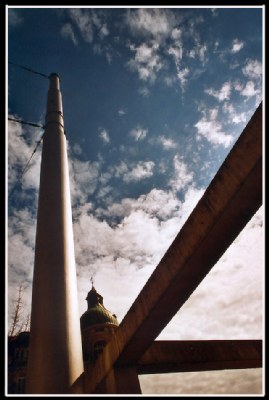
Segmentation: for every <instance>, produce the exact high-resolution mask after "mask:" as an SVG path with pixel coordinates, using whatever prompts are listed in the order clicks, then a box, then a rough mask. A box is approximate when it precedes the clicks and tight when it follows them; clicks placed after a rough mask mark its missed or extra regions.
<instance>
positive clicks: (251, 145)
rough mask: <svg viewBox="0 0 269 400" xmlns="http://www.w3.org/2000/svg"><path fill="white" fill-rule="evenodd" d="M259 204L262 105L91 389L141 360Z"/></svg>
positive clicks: (103, 359)
mask: <svg viewBox="0 0 269 400" xmlns="http://www.w3.org/2000/svg"><path fill="white" fill-rule="evenodd" d="M261 204H262V104H261V105H260V106H259V107H258V109H257V110H256V112H255V113H254V115H253V117H252V118H251V120H250V121H249V123H248V124H247V126H246V128H245V129H244V131H243V132H242V134H241V136H240V137H239V139H238V140H237V142H236V144H235V145H234V147H233V148H232V150H231V152H230V153H229V155H228V157H227V158H226V160H225V161H224V163H223V164H222V166H221V167H220V169H219V171H218V172H217V174H216V175H215V177H214V179H213V180H212V182H211V183H210V185H209V187H208V188H207V190H206V191H205V193H204V195H203V197H202V198H201V199H200V201H199V202H198V204H197V206H196V207H195V209H194V210H193V212H192V214H191V215H190V217H189V218H188V220H187V221H186V223H185V225H184V226H183V228H182V229H181V231H180V232H179V234H178V235H177V237H176V238H175V240H174V242H173V243H172V245H171V246H170V247H169V249H168V250H167V252H166V254H165V255H164V257H163V258H162V260H161V261H160V263H159V265H158V266H157V267H156V269H155V271H154V272H153V274H152V275H151V277H150V278H149V280H148V282H147V283H146V285H145V286H144V288H143V289H142V291H141V292H140V294H139V295H138V297H137V299H136V300H135V302H134V303H133V305H132V306H131V308H130V310H129V311H128V313H127V314H126V316H125V318H124V319H123V321H122V323H121V324H120V326H119V328H118V331H117V333H116V334H115V336H114V337H113V339H112V340H111V342H110V343H109V344H108V345H107V346H106V348H105V349H104V352H103V353H102V355H101V356H100V357H99V359H98V360H97V363H96V365H95V369H94V371H93V375H92V377H91V382H90V385H89V387H88V390H89V392H90V393H93V392H94V390H95V388H96V386H97V385H98V384H99V383H100V382H101V381H102V379H103V378H104V377H105V376H106V375H107V374H108V372H109V371H110V370H111V369H112V368H113V365H116V366H119V365H134V364H135V363H137V362H138V361H139V359H140V358H141V356H142V355H143V354H144V353H145V351H146V350H147V348H148V347H149V346H150V345H151V343H152V342H153V341H154V339H155V338H156V337H157V336H158V335H159V333H160V332H161V331H162V330H163V328H164V327H165V326H166V325H167V323H168V322H169V321H170V320H171V318H172V317H173V316H174V315H175V313H176V312H177V311H178V310H179V309H180V307H181V306H182V305H183V304H184V303H185V302H186V300H187V299H188V298H189V296H190V295H191V294H192V292H193V291H194V290H195V289H196V288H197V286H198V285H199V283H200V282H201V281H202V280H203V278H204V277H205V276H206V275H207V273H208V272H209V271H210V270H211V268H212V267H213V266H214V264H215V263H216V262H217V261H218V259H219V258H220V257H221V256H222V254H223V253H224V252H225V250H226V249H227V248H228V247H229V246H230V244H231V243H232V242H233V241H234V239H235V238H236V236H237V235H238V234H239V233H240V232H241V230H242V229H243V228H244V226H245V225H246V224H247V222H248V221H249V220H250V219H251V217H252V216H253V215H254V213H255V212H256V211H257V210H258V209H259V207H260V206H261ZM231 284H232V282H231ZM208 295H209V296H210V293H209V294H208ZM212 301H213V299H212Z"/></svg>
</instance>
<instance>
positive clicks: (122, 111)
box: [118, 109, 126, 116]
mask: <svg viewBox="0 0 269 400" xmlns="http://www.w3.org/2000/svg"><path fill="white" fill-rule="evenodd" d="M118 114H119V115H120V116H122V115H125V114H126V111H124V110H122V109H120V110H119V111H118Z"/></svg>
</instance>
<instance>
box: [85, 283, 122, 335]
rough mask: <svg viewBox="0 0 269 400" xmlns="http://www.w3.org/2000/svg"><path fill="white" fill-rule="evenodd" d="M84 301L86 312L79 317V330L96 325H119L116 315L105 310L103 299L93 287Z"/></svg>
mask: <svg viewBox="0 0 269 400" xmlns="http://www.w3.org/2000/svg"><path fill="white" fill-rule="evenodd" d="M86 300H87V302H88V310H87V311H86V312H85V313H84V314H83V315H82V316H81V317H80V326H81V329H85V328H88V327H89V326H92V325H97V324H113V325H119V323H118V321H117V317H116V315H115V314H112V313H111V312H110V311H108V310H107V309H106V308H105V306H104V305H103V297H102V296H101V295H100V294H99V293H97V291H96V290H95V288H94V287H92V289H91V290H90V291H89V293H88V295H87V297H86Z"/></svg>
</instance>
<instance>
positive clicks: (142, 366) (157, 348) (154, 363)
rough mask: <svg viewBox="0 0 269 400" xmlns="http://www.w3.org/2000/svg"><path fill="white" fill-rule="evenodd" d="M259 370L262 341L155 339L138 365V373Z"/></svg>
mask: <svg viewBox="0 0 269 400" xmlns="http://www.w3.org/2000/svg"><path fill="white" fill-rule="evenodd" d="M260 367H262V340H198V341H197V340H182V341H181V340H179V341H176V340H171V341H166V340H158V341H155V342H153V343H152V345H151V346H150V347H149V348H148V350H147V351H146V352H145V354H144V355H143V356H142V357H141V359H140V360H139V362H138V364H137V372H138V374H158V373H159V374H160V373H168V372H188V371H210V370H220V369H238V368H240V369H245V368H260Z"/></svg>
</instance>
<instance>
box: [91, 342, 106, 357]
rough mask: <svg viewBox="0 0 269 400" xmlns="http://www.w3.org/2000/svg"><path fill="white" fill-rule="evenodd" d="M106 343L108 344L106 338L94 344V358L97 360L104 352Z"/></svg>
mask: <svg viewBox="0 0 269 400" xmlns="http://www.w3.org/2000/svg"><path fill="white" fill-rule="evenodd" d="M105 345H106V341H105V340H99V341H98V342H95V343H94V346H93V358H94V360H96V359H97V357H98V355H99V354H100V353H102V351H103V348H104V347H105Z"/></svg>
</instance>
